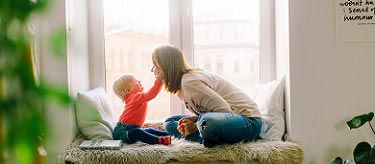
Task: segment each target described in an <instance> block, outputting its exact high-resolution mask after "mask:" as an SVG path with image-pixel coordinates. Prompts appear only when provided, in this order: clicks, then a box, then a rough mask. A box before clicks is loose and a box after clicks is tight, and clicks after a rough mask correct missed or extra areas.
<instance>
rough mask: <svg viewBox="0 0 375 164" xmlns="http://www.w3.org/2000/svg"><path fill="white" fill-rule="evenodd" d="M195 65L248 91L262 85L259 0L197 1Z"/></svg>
mask: <svg viewBox="0 0 375 164" xmlns="http://www.w3.org/2000/svg"><path fill="white" fill-rule="evenodd" d="M192 8H193V20H194V22H193V29H194V65H195V67H199V68H202V69H205V70H208V71H212V72H216V73H218V74H221V75H223V76H224V77H226V78H227V79H230V81H231V82H233V83H234V84H236V85H237V86H238V87H240V88H241V89H242V90H244V91H249V89H250V87H251V86H252V85H254V84H256V83H258V82H259V78H260V60H259V0H204V1H202V0H193V6H192Z"/></svg>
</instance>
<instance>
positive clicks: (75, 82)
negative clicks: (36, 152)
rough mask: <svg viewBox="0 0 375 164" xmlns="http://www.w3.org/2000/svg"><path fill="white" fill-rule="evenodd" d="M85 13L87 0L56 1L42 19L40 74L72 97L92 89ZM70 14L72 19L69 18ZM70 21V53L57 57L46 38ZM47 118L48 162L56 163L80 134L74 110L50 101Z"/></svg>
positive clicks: (63, 27) (68, 48)
mask: <svg viewBox="0 0 375 164" xmlns="http://www.w3.org/2000/svg"><path fill="white" fill-rule="evenodd" d="M67 6H69V7H67ZM66 8H68V9H69V10H68V11H66ZM86 13H87V11H86V1H85V0H82V1H73V0H71V1H65V0H54V1H51V4H50V6H49V8H48V11H46V12H45V13H43V14H42V16H41V17H40V19H39V28H40V29H39V30H38V31H39V40H40V43H41V45H40V51H41V52H40V75H41V77H42V78H43V79H45V80H46V81H48V82H50V83H53V84H57V85H59V86H61V87H64V88H66V90H67V91H69V93H70V94H71V95H72V96H73V97H75V95H76V93H77V92H78V91H79V90H87V89H88V88H89V74H88V69H89V65H88V43H87V20H86V18H85V17H86V16H87V15H86ZM67 14H70V15H71V17H69V18H71V19H69V20H67ZM72 15H74V16H72ZM67 22H68V24H69V30H68V33H67V35H68V36H67V37H68V40H69V44H68V45H67V55H66V56H59V57H57V56H55V55H54V54H53V53H52V52H51V51H50V50H49V48H48V47H49V43H48V40H47V38H48V36H50V35H51V34H53V33H54V32H55V31H56V30H58V29H66V27H67ZM68 66H69V67H68ZM46 117H47V121H48V124H49V125H50V132H51V135H50V136H49V137H48V138H47V141H46V143H45V148H46V150H47V155H48V156H47V163H57V156H59V155H61V154H62V152H63V150H65V149H66V148H67V146H68V145H69V144H70V143H71V141H72V139H73V138H74V136H75V135H76V134H77V127H76V122H75V115H74V110H73V107H70V108H69V107H61V106H60V105H59V104H56V103H48V104H47V111H46Z"/></svg>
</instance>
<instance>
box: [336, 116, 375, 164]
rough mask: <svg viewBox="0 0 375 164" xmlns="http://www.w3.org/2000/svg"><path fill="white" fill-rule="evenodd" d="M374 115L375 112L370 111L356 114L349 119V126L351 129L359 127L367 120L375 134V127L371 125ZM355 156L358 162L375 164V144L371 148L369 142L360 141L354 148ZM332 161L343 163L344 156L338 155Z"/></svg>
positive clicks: (358, 163)
mask: <svg viewBox="0 0 375 164" xmlns="http://www.w3.org/2000/svg"><path fill="white" fill-rule="evenodd" d="M373 117H374V113H373V112H370V113H367V114H362V115H359V116H356V117H354V118H352V119H351V120H349V121H347V122H346V124H347V125H348V126H349V128H350V130H351V129H356V128H359V127H361V126H362V125H364V124H366V122H368V124H369V125H370V128H371V130H372V132H373V133H374V135H375V131H374V128H373V127H372V125H371V120H372V118H373ZM353 157H354V161H355V162H356V163H357V164H375V146H373V147H372V148H371V145H370V144H369V143H368V142H360V143H358V144H357V146H356V147H355V148H354V151H353ZM330 163H331V164H342V158H341V157H336V158H335V159H333V160H332V161H331V162H330ZM344 163H345V162H344Z"/></svg>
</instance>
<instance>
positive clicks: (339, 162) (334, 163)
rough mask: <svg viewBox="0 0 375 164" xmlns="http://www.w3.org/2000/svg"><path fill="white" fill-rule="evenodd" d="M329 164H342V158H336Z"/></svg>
mask: <svg viewBox="0 0 375 164" xmlns="http://www.w3.org/2000/svg"><path fill="white" fill-rule="evenodd" d="M329 164H342V158H341V157H336V158H334V159H332V160H331V161H330V162H329Z"/></svg>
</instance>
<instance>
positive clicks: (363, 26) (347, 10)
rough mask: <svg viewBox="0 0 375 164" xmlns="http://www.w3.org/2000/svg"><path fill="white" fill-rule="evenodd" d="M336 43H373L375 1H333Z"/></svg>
mask: <svg viewBox="0 0 375 164" xmlns="http://www.w3.org/2000/svg"><path fill="white" fill-rule="evenodd" d="M335 1H336V3H335V8H336V41H337V42H373V41H375V0H335Z"/></svg>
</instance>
